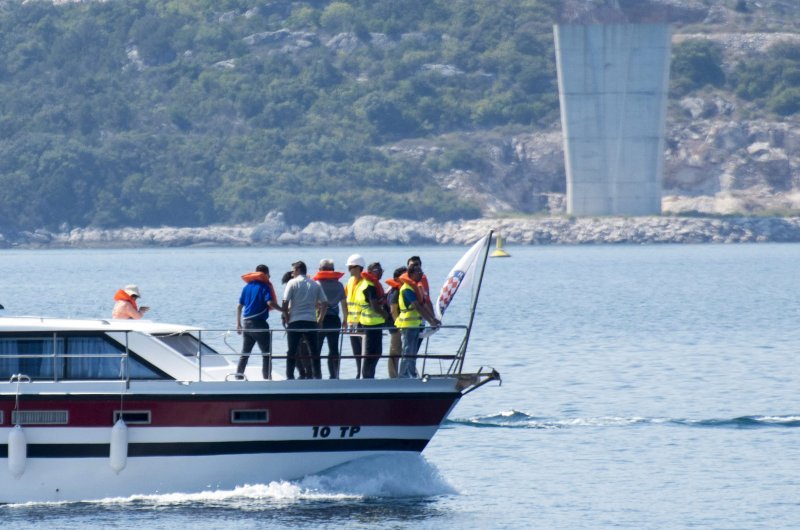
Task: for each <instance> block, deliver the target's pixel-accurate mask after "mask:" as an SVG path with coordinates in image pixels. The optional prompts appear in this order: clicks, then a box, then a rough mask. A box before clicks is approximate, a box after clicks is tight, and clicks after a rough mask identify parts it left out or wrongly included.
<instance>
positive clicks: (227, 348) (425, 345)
mask: <svg viewBox="0 0 800 530" xmlns="http://www.w3.org/2000/svg"><path fill="white" fill-rule="evenodd" d="M368 332H370V333H377V332H380V333H381V346H382V347H381V353H380V354H377V355H376V354H375V353H374V352H370V351H367V348H368V341H367V333H368ZM192 333H196V334H197V338H198V342H199V344H204V345H208V346H211V347H212V348H214V350H215V352H216V353H215V355H217V356H223V357H225V358H227V359H229V360H237V361H238V360H239V359H241V357H242V355H244V354H243V353H242V350H241V342H240V341H237V340H236V339H235V338H234V337H242V336H243V334H244V333H264V334H266V336H268V337H269V340H270V348H269V350H270V353H262V352H261V351H260V348H259V345H258V343H256V344H255V345H254V347H253V350H252V352H251V353H250V354H249V357H250V358H249V360H248V363H247V366H248V368H249V367H253V366H257V367H259V369H260V367H261V366H262V363H263V359H264V358H265V357H267V358H268V362H269V363H270V368H271V369H270V374H272V373H279V374H280V376H281V377H285V376H286V375H287V374H286V373H285V368H286V363H287V362H292V361H293V362H294V363H295V365H296V367H297V368H296V370H295V373H294V375H295V378H300V377H301V374H300V368H299V365H300V364H301V363H302V362H303V361H308V362H310V363H311V365H312V366H311V368H312V370H313V369H314V364H315V363H317V362H319V365H320V366H319V369H320V373H319V375H320V378H322V379H328V378H331V376H334V377H335V378H337V379H356V378H358V377H359V376H360V377H362V378H363V376H364V373H363V372H364V370H363V367H364V364H365V362H370V361H371V362H373V363H375V365H376V366H375V374H374V377H375V378H387V377H396V374H398V371H399V369H400V362H401V360H402V357H403V355H402V336H401V335H402V334H401V330H399V329H398V328H396V327H388V326H387V327H374V328H369V329H365V328H307V329H287V328H270V329H268V330H238V331H237V330H227V329H218V330H214V329H205V330H202V331H198V332H192ZM291 333H298V334H301V333H310V334H312V335H313V336H315V337H316V341H317V352H316V353H313V352H310V351H308V350H305V352H304V348H308V347H309V345H308V343H304V339H303V338H301V339H300V340H299V342H300V345H299V352H300V356H299V357H298V356H295V355H290V353H289V351H288V339H289V335H290V334H291ZM467 334H468V328H467V326H464V325H450V326H439V327H437V328H431V327H425V328H422V330H421V333H420V337H419V341H418V350H417V353H416V354H415V355H411V356H407V357H408V358H411V359H413V360H414V362H415V368H416V372H417V373H418V374H419V375H420V376H422V374H431V375H447V374H455V373H458V372H460V368H461V363H460V362H459V361H460V360H461V359H462V358H463V355H464V347H465V344H466V342H465V338H466V337H467ZM331 340H333V341H335V343H336V345H337V347H336V348H335V349H333V350H332V349H331V345H330V341H331ZM201 348H202V347H201V346H200V347H198V349H197V351H196V352H195V356H196V358H197V359H198V363H197V368H198V378H200V377H202V372H203V371H204V370H206V369H207V368H209V366H208V363H207V361H208V355H204V354H203V353H202V351H200V350H201ZM355 348H360V351H361V353H360V354H357V353H356V350H355ZM390 364H391V365H392V366H393V367H394V369H392V368H390V367H389V366H390ZM236 375H237V374H235V373H232V374H231V376H232V377H235V376H236ZM306 375H307V377H305V378H313V375H314V374H313V373H312V374H306ZM368 375H372V374H368Z"/></svg>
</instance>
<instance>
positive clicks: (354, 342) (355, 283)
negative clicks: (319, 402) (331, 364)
mask: <svg viewBox="0 0 800 530" xmlns="http://www.w3.org/2000/svg"><path fill="white" fill-rule="evenodd" d="M364 267H366V262H365V261H364V258H363V257H361V254H353V255H352V256H350V257H349V258H347V270H348V272H349V273H350V278H348V280H347V284H346V285H345V288H344V294H345V300H346V302H347V318H346V319H344V320H343V321H342V327H343V328H345V329H346V330H347V331H348V332H349V333H350V334H351V335H350V347H352V348H353V357H355V359H356V379H358V378H359V377H361V340H362V338H363V335H357V334H356V332H357V331H358V317H359V316H360V315H361V305H360V304H358V303H357V302H356V296H357V295H358V291H359V288H360V287H361V282H362V281H364V280H363V278H362V277H361V273H362V272H363V271H364Z"/></svg>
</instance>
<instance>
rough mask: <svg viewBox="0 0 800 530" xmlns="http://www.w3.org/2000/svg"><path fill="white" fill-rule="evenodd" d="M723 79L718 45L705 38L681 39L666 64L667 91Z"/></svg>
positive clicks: (685, 90) (713, 83)
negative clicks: (667, 74) (667, 70)
mask: <svg viewBox="0 0 800 530" xmlns="http://www.w3.org/2000/svg"><path fill="white" fill-rule="evenodd" d="M724 83H725V73H724V72H723V70H722V47H721V46H720V45H719V44H716V43H714V42H711V41H709V40H706V39H693V40H688V41H686V42H682V43H680V44H678V45H677V46H675V47H674V48H673V50H672V64H671V65H670V84H671V85H672V86H671V87H670V88H671V91H672V94H673V95H675V96H682V95H685V94H687V93H689V92H691V91H692V90H698V89H701V88H705V87H707V86H711V87H720V86H722V85H723V84H724Z"/></svg>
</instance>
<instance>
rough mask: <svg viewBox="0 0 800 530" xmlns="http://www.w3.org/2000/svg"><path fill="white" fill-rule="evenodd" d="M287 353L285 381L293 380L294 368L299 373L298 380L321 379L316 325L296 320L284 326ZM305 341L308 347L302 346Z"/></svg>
mask: <svg viewBox="0 0 800 530" xmlns="http://www.w3.org/2000/svg"><path fill="white" fill-rule="evenodd" d="M286 329H287V335H288V341H289V351H288V352H287V357H286V379H294V369H295V366H297V367H298V369H299V371H300V379H311V378H314V379H322V367H321V365H320V360H319V347H318V346H317V335H318V332H317V329H318V328H317V323H316V322H314V321H312V320H298V321H296V322H290V323H289V325H288V326H286ZM303 341H305V342H306V343H307V344H308V346H307V347H306V346H305V345H304V344H303Z"/></svg>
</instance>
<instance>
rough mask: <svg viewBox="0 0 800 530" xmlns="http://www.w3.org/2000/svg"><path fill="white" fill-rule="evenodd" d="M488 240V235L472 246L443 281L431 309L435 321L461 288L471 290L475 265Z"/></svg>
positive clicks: (489, 237) (489, 235) (440, 316)
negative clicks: (434, 314)
mask: <svg viewBox="0 0 800 530" xmlns="http://www.w3.org/2000/svg"><path fill="white" fill-rule="evenodd" d="M490 239H491V234H488V235H486V236H484V237H482V238H481V239H480V240H479V241H478V242H477V243H475V244H474V245H472V248H471V249H469V250H468V251H467V253H466V254H464V256H462V258H461V259H460V260H458V263H456V265H455V267H453V269H452V270H451V271H450V274H448V275H447V280H445V282H444V285H442V290H441V291H440V292H439V298H437V299H436V305H435V306H434V308H433V311H434V313H436V318H437V319H439V320H441V319H442V316H443V315H444V311H445V309H447V306H449V305H450V302H451V301H452V300H453V297H454V296H455V295H456V292H458V289H459V288H460V287H461V286H466V289H467V290H471V289H472V282H473V280H474V277H475V269H477V268H478V267H477V264H478V262H479V261H480V258H481V256H482V255H483V253H482V252H481V251H485V250H486V248H487V245H488V244H489V242H490Z"/></svg>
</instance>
